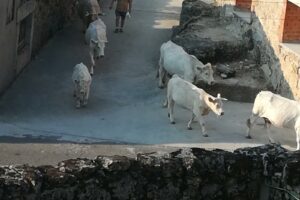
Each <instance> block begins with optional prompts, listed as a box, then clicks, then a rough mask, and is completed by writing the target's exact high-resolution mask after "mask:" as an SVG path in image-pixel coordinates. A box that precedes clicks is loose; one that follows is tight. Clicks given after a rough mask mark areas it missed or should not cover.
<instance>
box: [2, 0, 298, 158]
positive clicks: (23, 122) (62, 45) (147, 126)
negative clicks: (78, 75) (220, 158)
mask: <svg viewBox="0 0 300 200" xmlns="http://www.w3.org/2000/svg"><path fill="white" fill-rule="evenodd" d="M180 6H181V2H180V1H179V0H164V1H162V0H151V1H149V0H138V1H135V2H134V5H133V13H132V18H131V19H129V20H128V21H127V24H126V27H125V29H124V31H125V32H124V33H122V34H115V33H113V30H114V11H109V10H108V9H107V8H106V9H105V12H106V13H107V15H106V16H104V17H102V19H103V21H104V22H105V23H106V25H107V28H108V32H107V35H108V40H109V43H108V44H107V48H106V52H105V58H103V59H101V60H99V61H97V67H96V70H95V75H94V77H93V82H92V88H91V95H90V100H89V103H88V106H87V107H86V108H83V109H80V110H78V109H75V106H74V105H75V102H74V99H73V97H72V89H73V85H72V80H71V75H72V70H73V67H74V66H75V64H77V63H80V62H83V63H88V62H89V59H88V50H87V46H86V45H85V44H84V35H83V34H82V32H81V28H80V24H79V23H77V22H75V23H74V24H73V25H69V26H67V27H65V29H64V30H62V31H61V32H59V33H58V34H57V35H56V36H55V37H54V38H53V39H52V40H50V41H49V43H48V44H47V45H46V46H45V47H44V48H43V49H42V50H41V52H40V54H39V55H38V56H37V57H36V58H35V59H34V60H33V61H32V63H31V64H30V65H29V66H28V67H27V68H26V69H25V71H24V73H22V74H21V76H20V77H19V78H18V80H17V81H16V82H15V83H14V84H13V85H12V87H11V88H10V89H9V90H8V91H7V92H6V93H5V95H4V96H2V97H1V99H0V135H1V136H9V137H1V140H0V142H2V144H0V164H8V163H9V164H10V163H25V162H29V163H33V164H45V163H53V162H55V161H56V159H61V158H63V159H65V158H68V157H76V156H86V155H89V152H88V149H91V148H94V150H93V155H97V154H106V153H107V152H108V153H109V154H111V153H112V152H116V153H120V154H122V153H123V154H126V153H124V152H122V148H123V147H122V146H118V145H119V144H128V145H129V146H126V148H127V150H128V148H129V149H131V148H134V146H135V145H137V144H143V145H156V146H157V145H164V146H165V145H167V146H173V147H177V146H180V147H182V146H197V147H206V148H225V149H234V148H237V147H243V146H255V145H258V144H264V143H267V136H266V134H265V132H264V130H263V126H257V127H255V129H254V134H253V138H254V139H252V140H247V139H245V137H244V135H245V131H246V125H245V121H246V119H247V118H248V117H249V115H250V113H251V107H252V105H251V104H247V103H237V102H226V103H225V116H224V117H223V118H220V119H219V118H217V117H216V116H215V115H214V114H212V113H211V114H209V116H208V117H207V119H206V122H207V131H208V134H209V137H208V138H204V137H202V134H201V132H200V127H199V125H198V124H197V123H196V122H195V123H194V124H193V128H194V129H193V130H192V131H189V130H186V125H187V121H188V119H189V116H190V114H189V113H188V112H187V111H186V110H183V109H181V108H178V107H176V108H175V120H176V122H177V123H176V124H175V125H172V124H170V123H169V120H168V118H167V111H166V109H164V108H162V106H161V105H162V102H163V100H164V97H165V92H166V91H165V90H161V89H159V88H158V87H157V79H156V69H157V62H158V58H159V47H160V45H161V44H162V42H164V41H167V40H168V39H169V38H170V36H171V27H172V26H173V25H176V24H178V19H179V14H180V9H181V8H180ZM272 130H273V132H274V138H275V140H277V141H279V142H280V143H281V144H284V145H285V147H288V148H291V149H295V147H296V142H295V134H294V132H293V131H288V130H282V129H281V130H279V131H278V130H276V131H274V130H275V129H272ZM283 134H284V135H283ZM14 137H17V138H18V137H25V139H24V140H20V139H14ZM36 138H38V139H36ZM65 142H67V143H68V142H84V143H101V144H103V143H105V144H114V145H110V146H109V148H106V147H105V148H104V149H105V150H103V146H102V147H99V146H98V147H97V146H96V145H97V144H94V145H95V146H93V147H92V146H91V145H87V146H84V145H77V146H76V148H77V149H80V151H78V150H76V148H75V150H74V148H73V145H71V144H66V143H65ZM14 143H19V144H18V145H17V147H18V148H16V147H12V145H14ZM33 143H34V144H33ZM47 143H52V144H47ZM98 145H99V144H98ZM114 146H115V147H114ZM28 147H32V148H33V150H32V149H31V150H28V149H29V148H28ZM63 147H65V148H63ZM34 148H36V151H34ZM126 148H124V149H126ZM43 149H46V150H47V152H48V153H47V156H46V157H49V158H50V157H51V155H52V156H53V155H56V154H57V155H59V154H60V152H61V154H63V155H65V156H58V157H55V156H53V158H50V159H51V160H49V162H47V158H45V154H40V155H36V156H37V158H38V159H33V158H32V154H39V153H41V152H42V151H44V150H43ZM51 149H52V150H51ZM114 149H118V150H114ZM147 149H149V146H148V147H147ZM59 150H60V151H59ZM124 151H125V150H124ZM53 152H55V154H54V153H53ZM70 152H71V153H70ZM77 152H81V153H80V154H79V153H77ZM51 153H52V154H51ZM43 157H44V159H45V161H44V160H43Z"/></svg>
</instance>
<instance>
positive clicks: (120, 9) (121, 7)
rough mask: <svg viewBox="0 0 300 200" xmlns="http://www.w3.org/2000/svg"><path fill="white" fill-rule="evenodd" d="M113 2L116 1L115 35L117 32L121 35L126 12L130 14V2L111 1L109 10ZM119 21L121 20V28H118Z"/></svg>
mask: <svg viewBox="0 0 300 200" xmlns="http://www.w3.org/2000/svg"><path fill="white" fill-rule="evenodd" d="M115 1H117V7H116V11H115V13H116V29H115V33H118V32H120V33H122V32H123V27H124V24H125V18H126V15H127V12H128V13H129V14H130V13H131V7H132V0H112V1H111V4H110V7H109V9H112V7H113V5H114V2H115ZM120 19H121V26H120Z"/></svg>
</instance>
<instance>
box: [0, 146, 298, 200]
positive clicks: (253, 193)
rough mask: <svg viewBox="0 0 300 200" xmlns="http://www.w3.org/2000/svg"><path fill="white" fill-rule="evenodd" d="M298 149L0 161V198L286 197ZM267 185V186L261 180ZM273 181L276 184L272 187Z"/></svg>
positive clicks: (294, 188)
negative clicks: (43, 162) (50, 162)
mask: <svg viewBox="0 0 300 200" xmlns="http://www.w3.org/2000/svg"><path fill="white" fill-rule="evenodd" d="M299 161H300V157H299V152H298V153H292V152H288V151H287V150H285V149H283V148H281V147H279V146H272V145H265V146H261V147H256V148H244V149H238V150H236V151H234V152H233V153H232V152H227V151H222V150H214V151H207V150H204V149H198V148H192V149H182V150H178V151H175V152H172V153H162V152H160V153H151V154H139V155H137V157H136V158H135V159H131V158H127V157H120V156H113V157H103V156H98V157H97V158H95V159H93V160H89V159H71V160H66V161H62V162H60V163H59V164H58V165H57V166H54V167H53V166H39V167H30V166H3V167H0V199H3V200H6V199H13V200H19V199H26V200H29V199H43V200H57V199H61V200H75V199H76V200H83V199H165V200H168V199H170V200H171V199H172V200H174V199H210V200H214V199H231V200H232V199H233V200H234V199H239V200H241V199H255V200H257V199H260V198H261V188H263V187H267V188H268V191H269V192H267V194H264V196H265V197H266V196H267V197H268V199H278V200H279V199H280V200H284V199H292V197H291V196H290V195H288V193H286V192H284V191H282V190H285V189H287V190H288V191H289V192H293V195H296V196H297V195H298V196H299V195H300V176H299V174H300V162H299ZM266 185H268V186H266ZM271 186H272V187H279V188H281V189H282V190H279V189H272V188H271Z"/></svg>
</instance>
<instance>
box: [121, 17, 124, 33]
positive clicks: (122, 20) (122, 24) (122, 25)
mask: <svg viewBox="0 0 300 200" xmlns="http://www.w3.org/2000/svg"><path fill="white" fill-rule="evenodd" d="M124 24H125V17H121V28H120V32H121V33H122V32H123V27H124Z"/></svg>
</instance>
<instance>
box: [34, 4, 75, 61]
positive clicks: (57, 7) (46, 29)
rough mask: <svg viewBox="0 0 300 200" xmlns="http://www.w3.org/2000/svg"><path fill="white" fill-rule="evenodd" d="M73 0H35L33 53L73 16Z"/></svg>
mask: <svg viewBox="0 0 300 200" xmlns="http://www.w3.org/2000/svg"><path fill="white" fill-rule="evenodd" d="M74 2H75V0H63V1H61V0H36V9H35V12H34V32H33V47H32V51H33V54H34V55H35V54H37V52H38V51H39V49H40V48H41V47H42V46H43V45H44V44H45V43H46V42H47V41H48V40H49V39H50V38H51V37H52V36H53V35H54V34H55V33H56V32H57V31H59V30H60V29H62V28H63V26H64V25H65V24H66V23H67V22H68V21H70V19H72V18H73V16H74V15H75V14H76V13H75V3H74Z"/></svg>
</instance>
